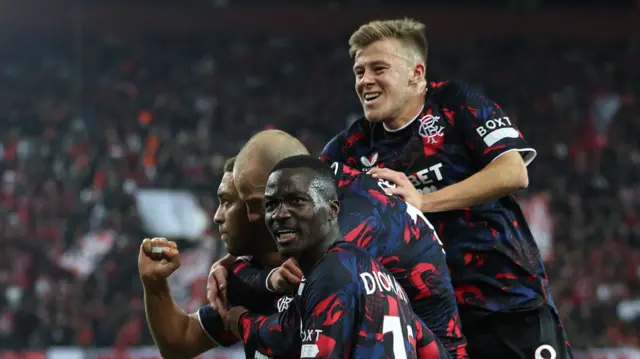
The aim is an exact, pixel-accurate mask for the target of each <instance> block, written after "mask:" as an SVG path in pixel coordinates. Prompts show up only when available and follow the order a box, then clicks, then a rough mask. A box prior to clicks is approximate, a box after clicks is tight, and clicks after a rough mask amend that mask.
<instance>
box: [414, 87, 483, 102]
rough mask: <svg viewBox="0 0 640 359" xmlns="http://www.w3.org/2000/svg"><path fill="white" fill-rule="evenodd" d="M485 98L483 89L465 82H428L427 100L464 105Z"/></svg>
mask: <svg viewBox="0 0 640 359" xmlns="http://www.w3.org/2000/svg"><path fill="white" fill-rule="evenodd" d="M485 98H486V96H485V95H484V94H483V93H482V92H481V91H479V90H478V89H475V88H474V87H473V86H471V85H469V84H467V83H464V82H458V81H441V82H429V84H428V92H427V100H428V101H432V102H436V103H440V104H443V105H446V106H455V105H458V106H464V105H466V104H467V103H471V102H477V101H481V100H485Z"/></svg>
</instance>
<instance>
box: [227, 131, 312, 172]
mask: <svg viewBox="0 0 640 359" xmlns="http://www.w3.org/2000/svg"><path fill="white" fill-rule="evenodd" d="M308 154H309V150H307V148H306V147H305V146H304V145H303V144H302V142H300V141H299V140H298V139H297V138H295V137H293V136H291V135H290V134H288V133H286V132H284V131H280V130H265V131H260V132H258V133H257V134H255V135H253V137H251V138H250V139H249V141H247V143H246V144H245V145H244V146H243V147H242V149H241V150H240V153H238V155H237V156H236V157H237V161H236V164H237V165H238V167H239V168H244V167H246V166H247V165H248V164H249V163H257V164H259V165H260V166H261V167H262V168H263V169H264V172H265V173H268V172H267V171H269V169H270V168H272V167H273V166H274V165H275V164H277V163H278V162H279V161H280V160H282V159H285V158H287V157H291V156H296V155H308Z"/></svg>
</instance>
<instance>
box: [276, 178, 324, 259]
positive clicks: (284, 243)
mask: <svg viewBox="0 0 640 359" xmlns="http://www.w3.org/2000/svg"><path fill="white" fill-rule="evenodd" d="M316 185H317V184H314V182H313V173H312V172H311V171H310V170H306V169H283V170H280V171H276V172H274V173H272V174H271V176H269V180H268V181H267V186H266V189H265V197H264V203H265V222H266V223H267V227H268V228H269V231H270V232H271V235H272V236H273V238H274V239H275V240H276V243H277V245H278V250H279V251H280V253H281V254H282V255H283V256H285V257H291V256H295V255H296V254H300V253H302V252H304V250H305V249H307V248H309V247H312V246H314V245H316V244H318V243H319V242H320V241H322V240H323V239H324V238H326V236H327V235H328V233H329V231H330V229H331V228H330V227H331V224H330V220H329V219H330V218H333V217H335V215H336V214H337V207H336V206H332V203H331V202H329V201H327V200H326V199H325V198H323V196H322V195H321V194H320V191H319V190H318V188H317V187H315V186H316Z"/></svg>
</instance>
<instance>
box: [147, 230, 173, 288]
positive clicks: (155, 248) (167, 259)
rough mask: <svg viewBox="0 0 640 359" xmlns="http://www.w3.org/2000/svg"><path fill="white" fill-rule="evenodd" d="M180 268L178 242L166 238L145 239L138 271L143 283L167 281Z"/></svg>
mask: <svg viewBox="0 0 640 359" xmlns="http://www.w3.org/2000/svg"><path fill="white" fill-rule="evenodd" d="M178 268H180V252H179V251H178V246H177V245H176V242H173V241H168V240H167V239H165V238H153V239H149V238H145V239H144V241H142V245H141V246H140V253H139V254H138V271H139V272H140V280H142V282H143V283H156V282H159V281H164V280H166V279H167V278H168V277H169V276H170V275H171V273H173V272H174V271H175V270H176V269H178Z"/></svg>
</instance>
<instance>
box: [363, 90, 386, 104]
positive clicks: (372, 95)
mask: <svg viewBox="0 0 640 359" xmlns="http://www.w3.org/2000/svg"><path fill="white" fill-rule="evenodd" d="M380 96H382V92H367V93H365V94H364V96H363V97H362V98H363V99H364V103H365V104H366V105H371V104H373V103H374V102H375V101H376V100H377V99H379V98H380Z"/></svg>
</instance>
